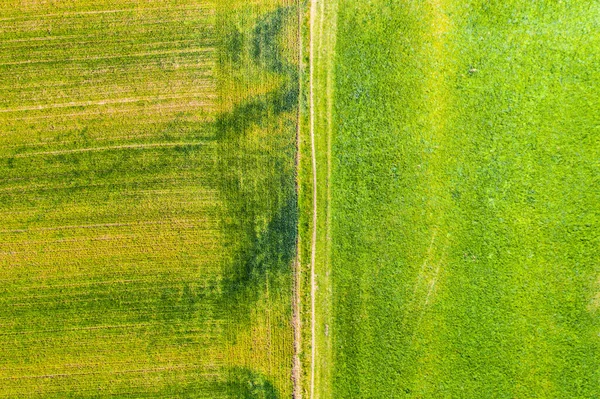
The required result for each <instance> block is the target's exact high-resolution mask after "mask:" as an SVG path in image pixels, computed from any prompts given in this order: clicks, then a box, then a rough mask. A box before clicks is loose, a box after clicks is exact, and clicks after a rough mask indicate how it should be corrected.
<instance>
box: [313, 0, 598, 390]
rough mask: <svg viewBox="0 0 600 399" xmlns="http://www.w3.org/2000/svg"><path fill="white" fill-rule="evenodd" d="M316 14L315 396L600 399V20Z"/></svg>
mask: <svg viewBox="0 0 600 399" xmlns="http://www.w3.org/2000/svg"><path fill="white" fill-rule="evenodd" d="M314 11H315V16H314V17H313V24H312V27H313V34H312V39H313V42H314V43H313V50H314V51H313V53H312V55H311V56H312V58H311V60H312V64H311V65H312V66H313V68H312V71H311V79H312V81H313V87H312V88H313V90H314V98H313V102H312V103H313V113H314V118H315V121H314V124H313V126H312V127H313V129H312V134H313V135H314V142H315V145H314V146H315V148H314V150H313V151H312V153H313V155H314V156H315V157H316V172H315V174H316V179H317V186H316V187H317V190H316V195H315V197H314V198H316V203H317V207H316V208H317V216H318V218H317V221H316V222H317V223H316V230H317V234H316V240H317V241H316V243H317V245H316V255H315V258H316V262H315V263H314V264H313V265H312V266H313V268H312V269H313V270H315V271H316V276H315V281H316V287H317V288H316V298H317V303H316V306H315V309H316V315H315V316H314V318H313V321H314V324H315V334H316V340H315V342H316V352H317V354H316V357H315V364H316V366H317V370H316V372H315V378H314V381H315V382H314V385H315V387H314V393H313V394H312V395H310V397H311V398H330V397H332V398H597V397H599V396H600V384H599V383H598V382H599V381H600V317H599V316H600V315H599V313H598V311H599V306H598V303H599V301H598V295H599V294H598V292H599V285H598V284H599V283H598V281H599V280H598V279H599V276H600V267H599V264H600V263H599V261H600V250H599V248H600V246H599V240H598V239H599V233H598V231H599V229H600V224H599V213H598V204H600V191H599V190H598V183H599V180H598V176H600V174H599V172H600V165H599V156H600V141H599V140H598V134H599V133H600V132H599V131H598V127H599V126H600V119H599V115H600V114H599V113H598V110H600V100H599V98H600V97H598V90H599V89H600V86H599V83H598V82H600V70H599V69H598V67H597V65H598V64H599V62H600V34H599V31H598V21H599V20H600V6H599V4H598V3H597V2H589V1H562V2H530V1H524V0H509V1H492V2H490V1H478V0H476V1H466V2H465V1H461V2H459V1H451V0H445V1H444V0H431V1H422V2H420V1H419V2H415V1H397V2H390V1H383V0H374V1H369V2H366V1H365V2H361V1H350V0H338V1H317V2H315V3H314ZM332 13H334V14H335V15H332ZM322 20H324V21H325V23H322V22H320V21H322ZM331 21H335V23H332V22H331ZM305 135H306V136H307V137H310V133H306V134H305ZM309 142H310V140H309V139H306V140H305V144H304V147H303V153H305V154H310V153H311V148H310V143H309ZM303 162H304V163H303V169H302V170H304V171H305V172H304V173H305V174H304V175H305V176H306V177H305V178H304V180H305V181H306V180H308V179H309V178H311V176H312V175H311V173H312V172H311V170H312V169H314V168H313V167H312V166H311V165H310V158H309V157H308V156H307V157H305V158H304V161H303ZM305 186H306V187H305V192H304V194H303V195H302V197H301V200H302V201H301V210H302V216H301V220H303V218H304V216H303V215H304V213H306V212H309V211H310V206H312V205H311V204H312V203H313V202H312V201H311V198H313V197H312V195H313V192H312V188H311V187H313V185H312V183H310V182H308V183H305ZM306 226H308V227H306ZM306 226H305V227H303V230H301V233H302V234H303V236H301V239H302V238H303V237H304V236H306V237H307V238H309V237H311V235H312V233H313V231H314V230H313V228H314V226H315V224H314V222H312V221H311V220H310V219H309V220H307V221H306ZM311 226H312V227H311ZM303 242H304V243H306V239H304V241H303ZM310 252H311V249H310V248H308V246H307V245H306V244H304V249H303V252H302V253H310ZM305 257H306V255H305ZM305 263H306V262H305ZM305 267H306V266H305Z"/></svg>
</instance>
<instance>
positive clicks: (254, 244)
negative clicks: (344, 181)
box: [0, 0, 297, 398]
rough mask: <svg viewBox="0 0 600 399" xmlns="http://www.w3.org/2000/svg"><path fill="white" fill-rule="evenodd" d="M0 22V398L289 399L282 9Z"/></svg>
mask: <svg viewBox="0 0 600 399" xmlns="http://www.w3.org/2000/svg"><path fill="white" fill-rule="evenodd" d="M1 10H2V11H0V86H1V90H0V221H1V224H0V265H1V269H0V280H1V285H0V302H1V303H2V306H1V307H0V397H5V398H24V397H39V398H67V397H77V398H85V397H90V398H91V397H94V398H99V397H164V398H175V397H182V398H183V397H185V398H191V397H203V398H204V397H205V398H217V397H234V398H237V397H256V396H252V395H257V394H264V395H277V396H281V397H289V396H290V395H291V390H292V387H291V385H292V384H291V379H290V370H291V358H292V332H291V325H290V323H291V322H290V319H291V267H292V266H291V265H292V259H293V253H294V251H295V246H294V244H295V229H296V222H295V218H296V216H295V215H296V211H295V205H294V204H295V190H294V162H295V136H296V127H295V118H296V109H297V108H296V106H295V103H296V99H297V89H296V91H295V92H294V87H297V86H295V80H294V79H296V80H297V78H295V77H297V72H296V71H295V70H296V68H297V65H295V64H294V61H293V60H294V59H295V57H296V56H295V55H294V53H295V52H296V51H297V46H296V45H295V44H294V43H295V41H296V36H297V35H296V34H295V33H294V30H295V29H296V26H297V23H296V21H297V17H295V18H294V14H295V13H297V9H295V8H293V7H289V4H285V2H281V1H270V2H268V1H262V2H256V3H255V4H252V3H247V2H241V1H239V2H234V1H230V2H228V1H218V2H216V3H215V2H211V1H167V2H165V1H145V2H137V1H126V0H119V1H100V2H98V1H95V2H91V1H80V2H60V3H48V2H16V1H3V2H2V4H1ZM278 10H279V11H278ZM281 10H285V11H283V12H282V11H281ZM278 13H279V14H281V15H279V14H278ZM274 15H275V17H274ZM277 15H279V16H277ZM273 21H275V23H276V25H277V24H278V25H277V26H270V25H269V24H271V25H272V24H273ZM261 24H262V25H264V26H265V27H263V28H262V31H261V29H260V28H257V26H262V25H261ZM234 28H235V29H236V31H237V32H238V33H239V40H238V43H234V44H233V50H231V48H232V47H231V43H229V42H227V40H225V38H226V37H228V36H226V35H223V33H224V32H225V30H232V29H234ZM265 31H266V33H265ZM255 48H258V49H259V51H258V53H257V52H256V50H255ZM261 49H262V50H261ZM261 51H262V52H261ZM236 52H237V53H236ZM230 56H233V57H237V58H235V59H230V58H228V57H230ZM274 60H275V61H274ZM274 66H276V67H280V68H279V69H277V70H275V69H274ZM282 67H285V68H283V69H282ZM281 92H283V93H284V94H287V96H288V98H286V100H287V101H288V103H287V104H286V105H285V106H284V107H280V108H278V109H276V110H274V109H273V104H274V103H275V102H276V101H274V102H273V104H270V105H269V106H267V107H260V106H259V107H255V108H253V110H252V116H251V118H250V117H245V116H240V115H239V112H243V110H244V104H248V103H249V102H250V103H252V102H254V103H257V104H261V102H265V99H266V98H271V97H273V96H274V95H275V96H277V95H278V93H281ZM290 92H291V93H292V94H291V95H290V94H289V93H290ZM270 93H275V94H270ZM269 96H271V97H269ZM269 101H270V100H268V99H267V100H266V103H268V102H269ZM276 105H277V104H276ZM269 107H271V108H269ZM240 110H241V111H240ZM236 112H237V113H236ZM236 118H237V119H236ZM244 118H245V121H244V123H242V124H240V123H238V122H239V121H240V120H242V119H244ZM252 118H254V119H252ZM242 125H243V126H242ZM275 166H276V167H277V168H275ZM281 237H283V238H281ZM286 251H287V252H286ZM286 253H287V255H285V254H286ZM280 254H284V255H280ZM249 384H250V385H251V386H252V387H251V388H248V385H249ZM244 395H245V396H244ZM248 395H250V396H248ZM261 397H262V396H261ZM268 397H272V396H268Z"/></svg>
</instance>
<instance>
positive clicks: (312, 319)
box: [309, 0, 318, 399]
mask: <svg viewBox="0 0 600 399" xmlns="http://www.w3.org/2000/svg"><path fill="white" fill-rule="evenodd" d="M316 14H317V0H311V1H310V22H309V24H310V33H309V37H310V39H309V40H310V41H309V53H310V55H309V60H310V62H309V110H310V111H309V113H310V148H311V152H310V156H311V165H312V184H313V190H312V191H313V192H312V197H313V198H312V205H313V206H312V227H313V228H312V235H311V244H310V313H311V317H310V330H311V345H310V359H311V360H310V399H313V398H314V396H315V358H316V356H315V353H316V352H315V349H316V348H315V344H316V337H315V324H316V320H315V296H316V278H315V263H316V255H317V220H318V215H317V195H318V190H317V154H316V146H315V99H314V69H315V44H314V35H315V32H314V29H315V22H316V19H317V18H316V17H317V15H316Z"/></svg>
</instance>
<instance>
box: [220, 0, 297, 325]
mask: <svg viewBox="0 0 600 399" xmlns="http://www.w3.org/2000/svg"><path fill="white" fill-rule="evenodd" d="M296 11H297V9H296V8H295V7H281V8H279V9H276V10H275V11H273V12H271V13H268V14H266V15H265V16H264V17H262V18H261V19H260V20H259V21H258V22H257V23H256V25H255V26H254V27H253V29H251V30H250V31H249V32H247V33H245V34H244V33H242V32H239V31H238V30H237V29H236V28H235V27H233V26H229V27H227V28H225V30H226V31H230V36H229V37H228V38H227V39H225V43H224V44H223V48H224V51H223V54H225V56H224V57H222V58H221V60H222V61H225V62H229V65H231V66H233V67H240V63H241V60H243V59H245V55H246V56H248V57H247V58H248V59H249V60H250V62H252V63H254V65H257V66H259V67H260V68H262V69H263V70H265V71H268V72H271V73H275V74H278V75H280V76H281V78H282V79H281V82H282V83H281V84H280V85H279V87H277V88H275V89H274V90H272V91H270V92H268V93H264V94H260V95H256V96H254V97H253V98H250V99H248V100H247V101H245V102H243V103H239V104H237V105H235V106H234V107H233V109H232V110H231V111H229V112H224V113H222V114H220V115H219V116H218V117H217V120H216V122H215V130H216V138H217V140H218V141H219V143H220V148H221V151H220V154H219V157H218V161H217V165H216V166H217V169H218V171H217V172H218V173H217V175H218V176H219V177H220V180H219V182H218V185H219V190H220V192H221V193H222V194H223V197H224V200H225V204H226V207H227V214H228V215H230V216H231V218H230V220H227V221H224V223H223V226H224V229H225V233H226V236H227V240H228V245H229V247H228V249H226V250H227V251H228V255H229V256H230V258H229V259H228V261H227V262H226V264H225V266H224V273H223V274H224V278H223V284H222V292H223V295H222V301H223V304H222V305H223V307H224V308H225V309H227V310H228V312H227V314H229V315H230V317H234V318H235V319H236V320H237V321H238V322H240V321H244V320H247V319H248V317H249V315H250V310H251V308H252V306H253V304H254V303H255V302H256V300H258V299H259V298H260V296H261V293H262V292H264V290H265V288H266V286H267V282H268V284H269V286H271V287H273V290H274V292H275V290H279V289H281V290H288V289H289V287H277V283H278V281H281V280H282V279H281V278H278V277H280V276H281V275H282V274H285V273H288V274H289V271H290V269H291V263H292V261H293V258H294V255H295V250H296V248H295V244H296V235H297V231H296V229H297V226H296V225H297V219H298V209H297V198H296V192H295V170H294V160H295V151H296V149H295V130H296V129H295V128H296V126H295V123H296V121H295V115H296V112H297V106H298V97H299V87H298V70H297V67H296V66H295V65H292V64H290V63H289V62H288V61H287V59H286V57H285V54H284V51H283V49H282V46H281V42H282V40H283V39H284V36H283V35H284V34H285V27H286V24H288V23H291V22H292V19H291V17H293V16H294V13H295V12H296ZM244 51H246V53H245V54H244V53H243V52H244ZM284 280H285V279H284ZM283 292H286V291H283Z"/></svg>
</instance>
